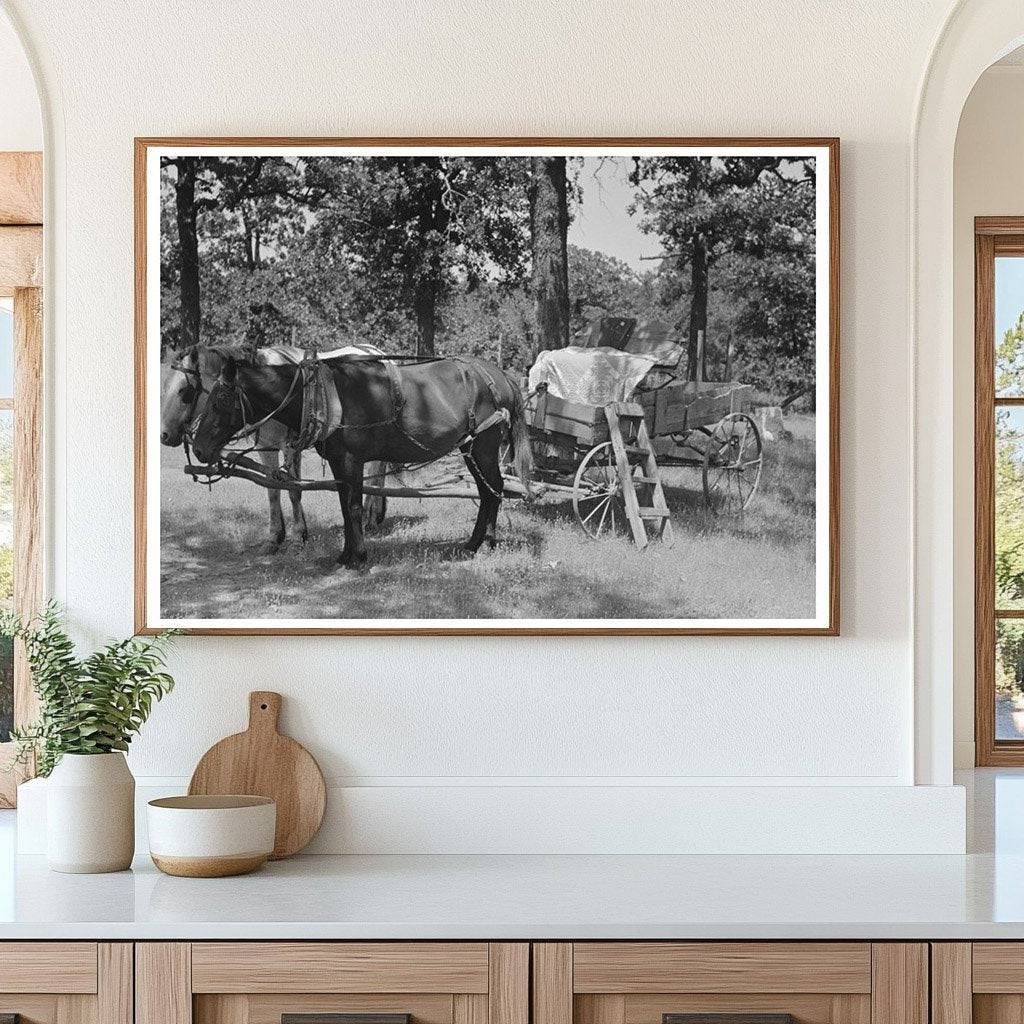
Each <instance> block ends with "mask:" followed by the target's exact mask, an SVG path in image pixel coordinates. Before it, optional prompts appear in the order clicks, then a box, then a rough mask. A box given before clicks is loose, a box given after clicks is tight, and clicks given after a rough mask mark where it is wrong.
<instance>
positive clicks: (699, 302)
mask: <svg viewBox="0 0 1024 1024" xmlns="http://www.w3.org/2000/svg"><path fill="white" fill-rule="evenodd" d="M701 331H703V332H704V348H705V351H706V350H707V337H708V246H707V240H706V239H705V238H704V234H703V232H701V231H695V232H694V233H693V243H692V248H691V252H690V327H689V333H688V337H687V351H686V377H687V380H697V378H698V376H699V375H700V374H699V371H703V367H698V365H697V359H698V353H697V349H698V336H699V335H700V332H701Z"/></svg>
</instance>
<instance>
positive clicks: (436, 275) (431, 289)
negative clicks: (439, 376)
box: [412, 157, 451, 356]
mask: <svg viewBox="0 0 1024 1024" xmlns="http://www.w3.org/2000/svg"><path fill="white" fill-rule="evenodd" d="M420 162H421V163H423V164H426V165H427V166H428V167H429V169H430V171H431V173H430V175H429V177H428V178H427V182H426V185H425V187H424V189H423V192H422V194H421V196H420V199H419V214H418V218H417V219H418V220H419V230H420V234H421V237H422V238H424V239H430V242H429V244H428V246H427V249H426V252H425V253H424V255H423V263H422V265H421V266H420V268H419V273H418V275H417V277H416V279H415V282H414V286H413V299H412V306H413V313H414V314H415V316H416V333H417V339H416V354H417V355H418V356H433V355H434V339H435V336H436V334H437V304H438V299H439V297H440V295H441V293H442V290H443V286H444V280H443V277H444V248H445V247H446V245H447V241H446V238H445V235H446V233H447V231H448V224H449V221H450V219H451V213H450V211H449V210H448V209H447V208H446V207H445V205H444V187H443V186H444V165H443V164H442V162H441V160H440V159H438V158H437V157H422V158H420Z"/></svg>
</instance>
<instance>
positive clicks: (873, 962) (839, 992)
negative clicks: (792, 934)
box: [533, 942, 929, 1024]
mask: <svg viewBox="0 0 1024 1024" xmlns="http://www.w3.org/2000/svg"><path fill="white" fill-rule="evenodd" d="M533 1000H534V1002H533V1009H534V1024H889V1022H892V1024H929V1021H928V949H927V946H925V945H924V944H923V943H869V942H577V943H537V944H535V945H534V947H533ZM677 1015H679V1016H681V1019H678V1017H677V1019H676V1020H673V1019H672V1018H673V1017H675V1016H677ZM709 1016H713V1017H714V1020H713V1021H708V1020H707V1019H706V1018H708V1017H709ZM702 1018H703V1019H702Z"/></svg>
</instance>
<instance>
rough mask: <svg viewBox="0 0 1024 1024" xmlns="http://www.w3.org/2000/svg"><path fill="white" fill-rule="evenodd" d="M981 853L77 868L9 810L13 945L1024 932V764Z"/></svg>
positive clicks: (996, 788) (984, 782) (984, 814)
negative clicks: (20, 841) (53, 865)
mask: <svg viewBox="0 0 1024 1024" xmlns="http://www.w3.org/2000/svg"><path fill="white" fill-rule="evenodd" d="M964 781H965V782H966V783H967V785H968V788H969V796H970V799H969V807H970V809H971V810H970V817H971V829H970V836H971V846H970V849H971V851H972V852H971V853H970V854H968V855H967V856H892V857H889V856H789V857H779V856H735V857H728V856H604V857H597V856H377V857H364V856H358V857H357V856H349V857H296V858H293V859H292V860H288V861H281V862H278V863H274V864H268V865H267V866H266V867H265V868H264V869H263V870H262V871H260V872H258V873H256V874H253V875H248V876H245V877H241V878H225V879H182V878H171V877H168V876H166V875H162V874H161V873H160V872H159V871H157V870H156V868H154V867H153V865H152V863H151V862H150V861H149V860H148V858H142V857H139V858H137V859H136V864H135V868H134V870H132V871H126V872H121V873H119V874H113V875H59V874H55V873H53V872H51V871H49V870H47V867H46V864H45V860H44V858H42V857H35V856H32V857H21V858H18V857H16V856H15V853H14V849H15V847H14V828H13V826H14V814H13V813H12V812H0V940H2V939H5V938H6V939H13V938H26V939H33V938H34V939H55V938H63V939H69V938H82V939H339V940H344V939H350V940H358V939H995V938H1014V939H1024V772H1016V773H1008V772H1005V771H1001V772H975V773H971V774H970V776H969V777H967V778H965V780H964Z"/></svg>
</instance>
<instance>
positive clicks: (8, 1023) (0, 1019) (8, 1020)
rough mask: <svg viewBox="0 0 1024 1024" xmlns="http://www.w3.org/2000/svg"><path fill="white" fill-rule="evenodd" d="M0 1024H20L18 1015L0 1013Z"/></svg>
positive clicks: (19, 1015)
mask: <svg viewBox="0 0 1024 1024" xmlns="http://www.w3.org/2000/svg"><path fill="white" fill-rule="evenodd" d="M0 1024H21V1014H20V1013H0Z"/></svg>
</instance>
